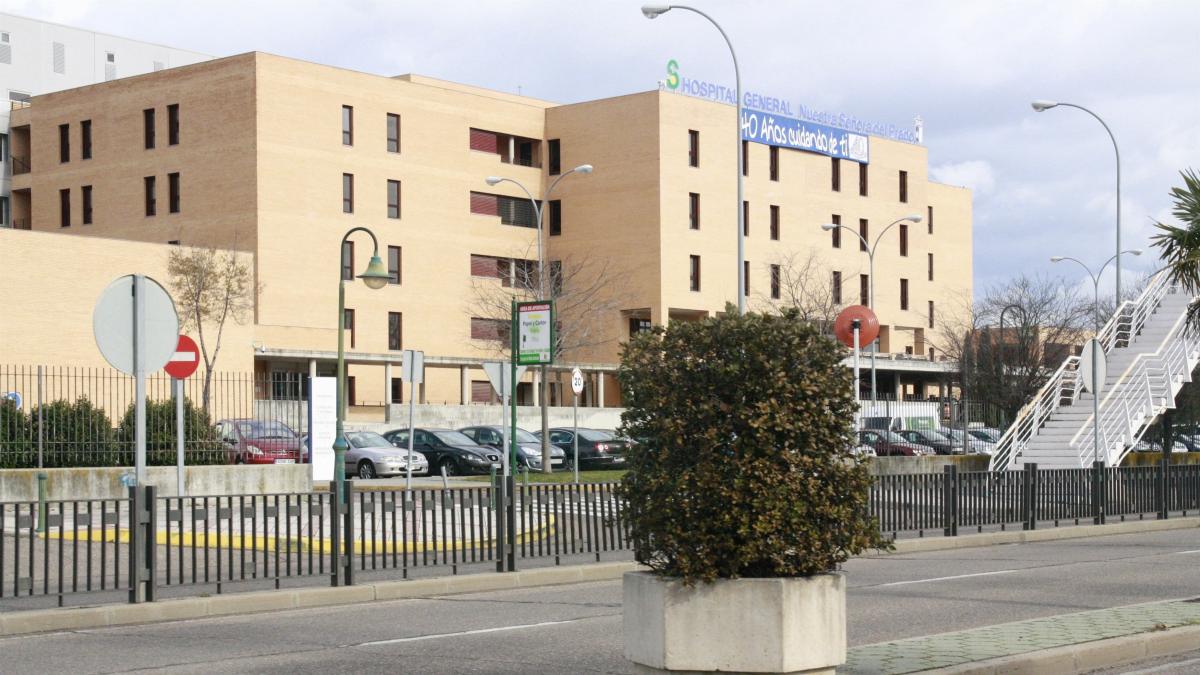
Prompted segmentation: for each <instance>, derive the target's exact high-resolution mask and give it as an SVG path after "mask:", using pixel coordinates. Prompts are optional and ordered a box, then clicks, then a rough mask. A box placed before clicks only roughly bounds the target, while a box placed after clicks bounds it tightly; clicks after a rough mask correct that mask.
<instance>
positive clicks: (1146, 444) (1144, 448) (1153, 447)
mask: <svg viewBox="0 0 1200 675" xmlns="http://www.w3.org/2000/svg"><path fill="white" fill-rule="evenodd" d="M1133 451H1134V452H1156V453H1158V454H1160V455H1161V454H1162V443H1159V442H1157V441H1148V440H1146V439H1144V438H1143V439H1142V440H1140V441H1138V442H1137V445H1135V446H1133ZM1171 452H1172V453H1175V452H1189V450H1188V447H1187V445H1186V444H1185V443H1183V442H1181V441H1175V442H1174V444H1173V445H1172V446H1171Z"/></svg>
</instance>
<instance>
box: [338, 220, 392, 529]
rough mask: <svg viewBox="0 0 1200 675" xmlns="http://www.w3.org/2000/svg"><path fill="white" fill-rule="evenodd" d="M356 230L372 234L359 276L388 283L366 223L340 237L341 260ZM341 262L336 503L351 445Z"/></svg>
mask: <svg viewBox="0 0 1200 675" xmlns="http://www.w3.org/2000/svg"><path fill="white" fill-rule="evenodd" d="M355 232H366V233H367V234H369V235H371V246H372V250H373V253H372V254H371V262H370V263H369V264H368V265H367V271H365V272H363V273H362V274H360V275H358V278H359V279H362V280H363V283H364V284H366V285H367V288H370V289H379V288H383V287H384V286H386V285H387V283H388V280H389V279H391V276H390V275H389V274H388V271H387V268H386V267H384V265H383V261H382V260H380V259H379V240H378V239H376V238H375V233H374V232H372V231H370V230H368V229H367V228H365V227H352V228H350V230H349V231H347V232H346V235H345V236H344V237H342V243H341V244H340V245H339V246H338V259H339V260H341V256H342V251H343V250H344V249H345V247H346V242H347V241H348V240H349V239H350V235H352V234H354V233H355ZM342 267H343V263H340V262H339V264H338V324H337V325H338V351H337V418H336V419H337V428H336V429H337V433H336V437H335V439H334V441H333V471H334V476H335V479H336V481H337V503H338V505H339V506H338V507H339V508H341V505H342V504H343V503H344V502H345V494H346V466H345V462H346V451H347V450H348V449H350V446H349V444H347V443H346V438H345V436H344V435H343V426H344V422H345V419H346V345H345V342H346V278H345V276H344V275H343V274H342Z"/></svg>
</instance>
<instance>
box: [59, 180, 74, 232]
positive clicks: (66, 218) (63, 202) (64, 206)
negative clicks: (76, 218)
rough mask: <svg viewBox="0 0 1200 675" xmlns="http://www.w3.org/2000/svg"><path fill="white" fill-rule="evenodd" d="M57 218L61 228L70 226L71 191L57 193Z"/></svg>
mask: <svg viewBox="0 0 1200 675" xmlns="http://www.w3.org/2000/svg"><path fill="white" fill-rule="evenodd" d="M58 218H59V225H61V226H63V227H70V226H71V190H70V189H66V190H59V191H58Z"/></svg>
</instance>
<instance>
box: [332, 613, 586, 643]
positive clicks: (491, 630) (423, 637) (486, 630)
mask: <svg viewBox="0 0 1200 675" xmlns="http://www.w3.org/2000/svg"><path fill="white" fill-rule="evenodd" d="M596 618H599V617H595V616H585V617H582V618H579V619H567V620H565V621H543V622H541V623H524V624H520V625H517V626H500V627H498V628H478V629H476V630H463V631H458V632H456V633H437V634H434V635H417V636H415V637H406V638H396V639H394V640H376V641H374V642H362V643H359V644H356V645H350V646H351V647H375V646H378V645H394V644H400V643H402V642H420V641H421V640H438V639H441V638H448V637H459V636H462V635H481V634H484V633H500V632H503V631H510V630H520V629H522V628H540V627H542V626H558V625H561V624H564V623H575V622H577V621H586V620H587V619H596Z"/></svg>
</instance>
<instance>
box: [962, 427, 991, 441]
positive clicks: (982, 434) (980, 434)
mask: <svg viewBox="0 0 1200 675" xmlns="http://www.w3.org/2000/svg"><path fill="white" fill-rule="evenodd" d="M967 433H969V434H971V435H972V436H974V437H975V438H978V439H979V440H981V441H987V442H988V443H991V442H992V441H993V439H992V435H991V434H989V433H988V432H986V431H982V430H980V429H971V430H970V431H969V432H967Z"/></svg>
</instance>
